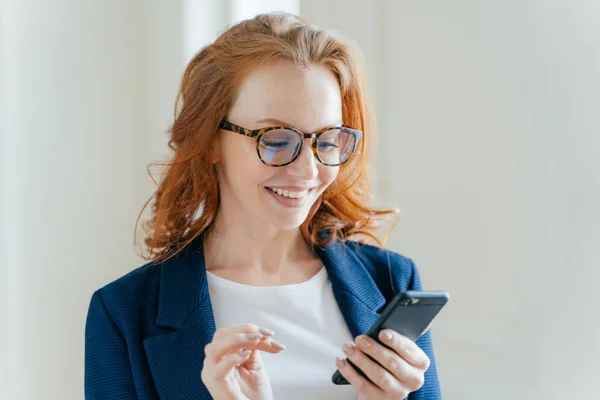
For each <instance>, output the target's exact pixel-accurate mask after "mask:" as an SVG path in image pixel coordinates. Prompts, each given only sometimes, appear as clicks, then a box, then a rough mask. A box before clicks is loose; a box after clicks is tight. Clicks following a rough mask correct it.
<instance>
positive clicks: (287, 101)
mask: <svg viewBox="0 0 600 400" xmlns="http://www.w3.org/2000/svg"><path fill="white" fill-rule="evenodd" d="M227 120H228V121H229V122H232V123H234V124H236V125H239V126H242V127H244V128H248V129H258V128H265V127H269V126H288V127H292V128H296V129H298V130H300V131H301V132H304V133H312V132H316V131H318V130H320V129H322V128H326V127H331V126H339V125H341V124H342V99H341V93H340V87H339V85H338V83H337V80H336V78H335V76H334V75H333V73H331V72H330V71H329V70H328V69H326V68H325V67H321V66H311V67H310V68H309V69H306V70H305V69H301V68H298V67H296V66H294V65H293V64H292V63H291V62H288V61H277V62H274V63H271V64H268V65H266V66H263V67H260V68H257V69H256V70H254V71H253V72H251V73H250V74H249V75H248V76H246V78H245V79H244V81H243V82H242V84H241V86H240V88H239V91H238V96H237V98H236V100H235V102H234V105H233V107H232V109H231V111H230V113H229V115H228V116H227ZM215 162H216V167H217V173H218V179H219V186H220V196H221V204H220V210H219V212H220V214H222V216H223V217H224V218H225V219H226V220H227V221H230V222H231V221H235V223H236V224H239V223H244V224H251V226H252V227H255V228H259V229H264V228H269V227H272V228H275V229H280V230H281V229H296V228H298V227H299V226H300V225H301V224H302V223H303V222H304V221H305V219H306V217H307V215H308V212H309V211H310V209H311V207H312V205H313V204H314V203H315V201H316V200H317V199H318V198H319V197H320V196H321V195H322V194H323V192H324V191H325V189H327V187H328V186H329V185H331V183H332V182H333V181H334V180H335V178H336V176H337V174H338V170H339V167H330V166H325V165H323V164H321V163H320V162H319V161H318V160H317V159H316V158H315V156H314V154H313V152H312V148H311V140H309V139H305V142H304V147H303V148H302V151H301V153H300V155H299V156H298V158H297V159H296V160H295V161H294V162H293V163H291V164H289V165H286V166H283V167H271V166H267V165H265V164H263V163H262V162H261V161H260V159H259V157H258V155H257V151H256V140H255V139H254V138H250V137H246V136H243V135H240V134H238V133H234V132H229V131H226V130H221V131H220V132H219V136H218V143H217V149H216V152H215Z"/></svg>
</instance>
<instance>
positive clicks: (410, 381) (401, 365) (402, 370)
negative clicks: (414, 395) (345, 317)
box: [356, 335, 424, 391]
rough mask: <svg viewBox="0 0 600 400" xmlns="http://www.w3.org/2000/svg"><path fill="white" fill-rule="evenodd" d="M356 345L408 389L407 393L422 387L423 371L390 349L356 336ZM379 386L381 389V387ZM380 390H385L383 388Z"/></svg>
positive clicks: (370, 339) (369, 339)
mask: <svg viewBox="0 0 600 400" xmlns="http://www.w3.org/2000/svg"><path fill="white" fill-rule="evenodd" d="M356 344H357V347H358V348H359V349H360V350H362V352H364V353H365V354H366V355H368V356H369V357H371V358H372V359H374V360H375V361H376V362H377V363H379V364H380V365H381V366H382V367H383V368H385V369H386V370H387V371H388V372H389V373H390V374H392V376H393V377H394V378H395V379H397V380H398V381H399V382H400V384H401V385H402V386H403V387H404V388H407V389H409V391H415V390H417V389H419V388H420V387H421V386H423V372H424V371H422V370H420V369H418V368H416V367H414V366H413V365H411V364H409V363H408V362H406V361H405V360H404V359H403V358H402V357H400V356H399V355H398V354H397V353H396V352H394V351H393V350H391V349H390V348H388V347H386V346H384V345H382V344H381V343H378V342H377V341H376V340H373V339H372V338H370V337H368V336H365V335H360V336H358V337H357V338H356ZM361 369H362V367H361ZM379 386H380V387H381V385H379ZM382 389H384V390H385V388H383V387H382Z"/></svg>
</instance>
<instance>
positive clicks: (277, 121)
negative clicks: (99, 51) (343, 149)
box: [255, 118, 342, 129]
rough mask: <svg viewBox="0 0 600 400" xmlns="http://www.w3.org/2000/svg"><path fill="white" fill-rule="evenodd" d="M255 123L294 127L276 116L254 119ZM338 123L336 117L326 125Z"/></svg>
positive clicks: (340, 121) (337, 124)
mask: <svg viewBox="0 0 600 400" xmlns="http://www.w3.org/2000/svg"><path fill="white" fill-rule="evenodd" d="M255 123H257V124H261V123H268V124H275V125H282V126H289V127H292V128H296V127H295V126H294V125H292V124H290V123H288V122H285V121H282V120H280V119H277V118H265V119H261V120H258V121H255ZM339 125H342V120H341V119H336V120H335V121H333V124H331V125H327V126H339ZM296 129H298V128H296Z"/></svg>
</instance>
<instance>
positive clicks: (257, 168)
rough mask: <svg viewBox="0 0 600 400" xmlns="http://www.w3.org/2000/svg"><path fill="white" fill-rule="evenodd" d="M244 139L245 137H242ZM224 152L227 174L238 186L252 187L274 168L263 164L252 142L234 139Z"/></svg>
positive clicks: (235, 185)
mask: <svg viewBox="0 0 600 400" xmlns="http://www.w3.org/2000/svg"><path fill="white" fill-rule="evenodd" d="M241 139H244V138H241ZM232 142H233V143H231V145H230V146H229V147H228V148H227V150H226V151H225V152H224V153H223V160H222V161H223V166H224V169H225V171H226V176H227V178H228V179H229V180H230V182H231V183H232V184H233V186H234V187H236V188H245V189H244V190H246V189H252V188H256V186H257V185H259V184H260V183H261V182H265V181H267V180H268V179H269V178H270V177H271V176H272V175H273V172H272V168H271V167H268V166H267V165H265V164H263V163H262V162H261V161H260V159H259V158H258V156H257V154H256V148H255V146H253V145H250V144H251V143H244V142H241V143H240V142H239V141H232Z"/></svg>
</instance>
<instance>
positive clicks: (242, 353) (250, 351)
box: [240, 349, 252, 357]
mask: <svg viewBox="0 0 600 400" xmlns="http://www.w3.org/2000/svg"><path fill="white" fill-rule="evenodd" d="M250 353H252V350H248V349H246V350H242V351H240V357H247V356H248V355H250Z"/></svg>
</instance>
